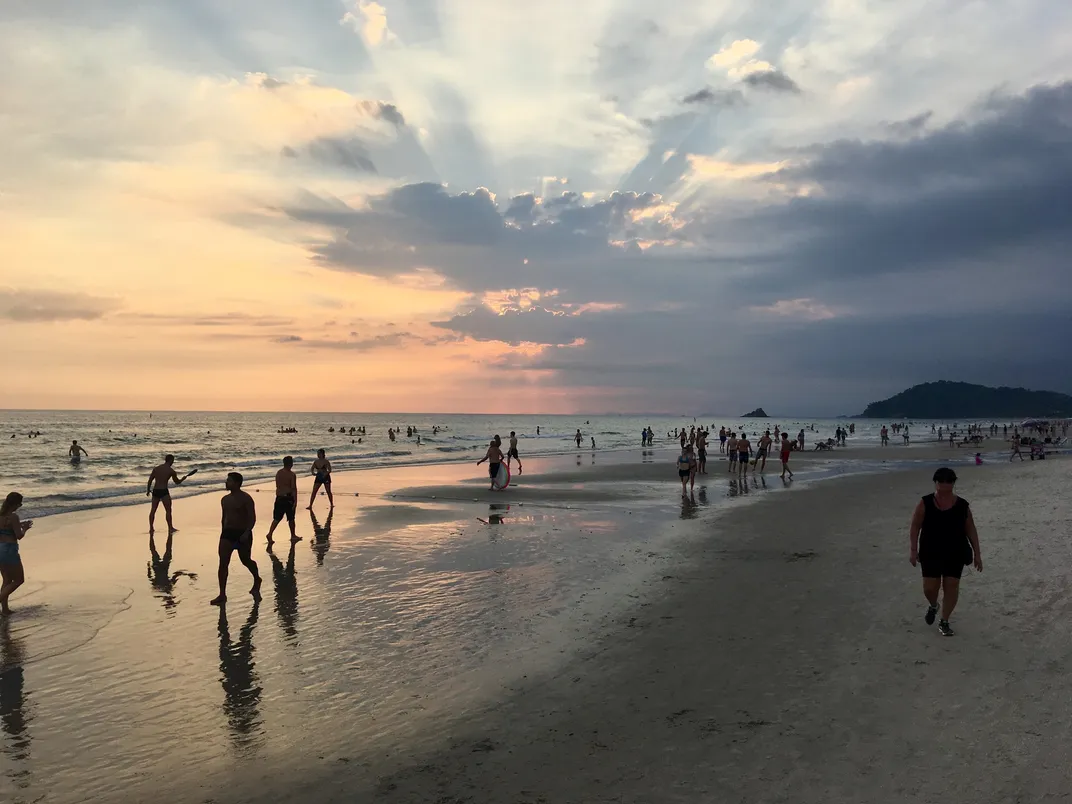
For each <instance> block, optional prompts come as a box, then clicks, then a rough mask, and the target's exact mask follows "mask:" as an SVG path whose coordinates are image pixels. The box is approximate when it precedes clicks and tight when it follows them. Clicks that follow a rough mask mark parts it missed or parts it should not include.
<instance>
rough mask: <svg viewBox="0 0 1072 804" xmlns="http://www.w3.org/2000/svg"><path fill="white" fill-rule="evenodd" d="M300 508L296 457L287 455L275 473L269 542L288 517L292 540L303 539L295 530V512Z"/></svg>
mask: <svg viewBox="0 0 1072 804" xmlns="http://www.w3.org/2000/svg"><path fill="white" fill-rule="evenodd" d="M297 508H298V476H297V475H296V474H294V459H293V458H292V457H291V456H289V455H288V456H287V457H285V458H284V459H283V468H282V469H280V470H279V471H278V472H276V473H275V507H274V508H273V509H272V526H271V527H270V528H268V543H269V544H271V543H272V534H273V533H275V529H276V528H277V527H278V526H279V523H280V522H282V521H283V517H286V518H287V524H288V525H290V540H291V541H292V542H297V541H301V539H299V538H298V534H297V533H296V532H295V530H294V513H295V511H296V510H297Z"/></svg>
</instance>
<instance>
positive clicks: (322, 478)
mask: <svg viewBox="0 0 1072 804" xmlns="http://www.w3.org/2000/svg"><path fill="white" fill-rule="evenodd" d="M309 473H310V474H313V475H316V479H314V480H313V493H312V495H311V496H310V497H309V506H308V507H307V508H306V510H307V511H312V510H313V503H314V502H316V495H317V492H319V491H320V487H321V486H323V487H324V491H326V492H327V493H328V505H329V506H330V507H331V508H334V507H335V498H334V497H333V496H332V495H331V461H329V460H328V458H327V453H326V452H324V450H322V449H318V450H317V451H316V460H315V461H313V465H312V466H311V467H310V468H309Z"/></svg>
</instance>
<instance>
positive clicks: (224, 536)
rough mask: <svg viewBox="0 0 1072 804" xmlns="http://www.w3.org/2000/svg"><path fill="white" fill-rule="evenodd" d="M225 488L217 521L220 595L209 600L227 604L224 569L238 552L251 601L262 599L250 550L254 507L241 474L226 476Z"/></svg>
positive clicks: (255, 563)
mask: <svg viewBox="0 0 1072 804" xmlns="http://www.w3.org/2000/svg"><path fill="white" fill-rule="evenodd" d="M227 491H228V492H230V493H229V494H225V495H224V497H223V499H222V500H220V507H221V508H222V509H223V517H222V520H221V522H220V528H221V529H220V571H219V578H220V594H219V597H216V598H214V599H213V600H211V601H210V603H211V604H212V605H213V606H223V605H225V604H226V603H227V571H228V567H230V565H231V553H233V552H234V551H235V550H237V551H238V560H239V561H241V562H242V564H243V565H245V567H246V569H248V570H249V573H250V575H252V576H253V588H252V589H250V590H249V593H250V594H251V595H253V599H254V600H260V599H261V575H260V573H259V572H258V571H257V562H256V561H254V560H253V558H252V556H251V555H250V551H251V549H252V548H253V526H254V525H256V524H257V508H256V506H255V505H254V504H253V498H252V497H250V496H249V495H248V494H247V493H246V492H244V491H242V475H240V474H238V472H231V473H229V474H228V475H227Z"/></svg>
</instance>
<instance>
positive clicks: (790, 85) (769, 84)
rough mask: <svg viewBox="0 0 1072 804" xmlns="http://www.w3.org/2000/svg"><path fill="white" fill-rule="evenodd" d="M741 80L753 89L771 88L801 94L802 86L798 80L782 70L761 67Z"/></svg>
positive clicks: (774, 90) (776, 90)
mask: <svg viewBox="0 0 1072 804" xmlns="http://www.w3.org/2000/svg"><path fill="white" fill-rule="evenodd" d="M764 66H765V67H767V68H769V67H770V65H764ZM741 82H742V83H744V84H747V85H748V86H750V87H752V88H753V89H769V90H771V91H773V92H788V93H791V94H794V95H799V94H800V87H799V86H797V82H796V81H794V80H793V79H792V78H790V77H789V76H788V75H786V74H785V73H783V72H782V71H781V70H775V69H761V70H757V71H754V72H749V73H748V74H747V75H745V76H744V77H743V78H742V79H741Z"/></svg>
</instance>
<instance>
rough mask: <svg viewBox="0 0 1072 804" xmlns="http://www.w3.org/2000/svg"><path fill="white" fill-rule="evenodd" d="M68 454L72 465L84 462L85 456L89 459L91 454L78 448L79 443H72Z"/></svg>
mask: <svg viewBox="0 0 1072 804" xmlns="http://www.w3.org/2000/svg"><path fill="white" fill-rule="evenodd" d="M67 454H68V455H69V456H71V463H78V462H79V461H81V460H82V456H83V455H85V456H86V457H87V458H88V457H89V453H88V452H86V451H85V450H84V449H82V448H81V447H80V446H78V441H72V442H71V448H70V449H69V450H67Z"/></svg>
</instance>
